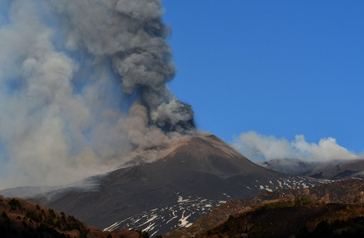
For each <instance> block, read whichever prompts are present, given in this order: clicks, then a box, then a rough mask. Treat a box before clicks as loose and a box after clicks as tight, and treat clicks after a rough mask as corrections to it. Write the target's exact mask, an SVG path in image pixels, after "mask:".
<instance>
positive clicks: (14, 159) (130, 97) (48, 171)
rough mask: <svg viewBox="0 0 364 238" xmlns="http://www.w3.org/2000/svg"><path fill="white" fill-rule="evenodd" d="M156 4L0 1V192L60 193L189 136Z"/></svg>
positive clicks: (188, 115)
mask: <svg viewBox="0 0 364 238" xmlns="http://www.w3.org/2000/svg"><path fill="white" fill-rule="evenodd" d="M162 14H163V9H162V6H161V2H160V0H32V1H29V0H3V2H2V3H1V9H0V15H1V17H0V112H1V114H0V188H4V187H13V186H30V185H37V186H39V185H40V186H45V185H59V184H65V183H70V182H73V181H76V180H78V179H81V178H84V177H87V176H90V175H93V174H96V173H100V172H102V171H107V170H108V169H110V168H112V167H113V166H115V165H116V164H117V165H121V164H123V163H128V162H130V161H128V159H130V157H128V156H126V155H128V154H129V152H130V151H135V150H143V149H147V148H153V147H156V146H160V145H163V144H166V143H168V142H170V141H171V140H173V139H174V138H178V137H179V136H181V135H183V134H188V133H189V132H190V131H193V130H194V128H195V126H194V120H193V112H192V109H191V107H190V106H189V105H187V104H185V103H182V102H180V101H179V100H177V99H176V98H175V97H174V95H173V94H172V93H171V92H170V91H169V89H168V88H167V86H166V84H167V82H168V81H170V80H171V79H173V76H174V74H175V69H174V65H173V62H172V56H171V50H170V48H169V46H168V44H167V43H166V37H168V34H169V30H168V28H166V26H165V25H164V23H163V22H162Z"/></svg>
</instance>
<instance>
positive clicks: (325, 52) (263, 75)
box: [164, 0, 364, 152]
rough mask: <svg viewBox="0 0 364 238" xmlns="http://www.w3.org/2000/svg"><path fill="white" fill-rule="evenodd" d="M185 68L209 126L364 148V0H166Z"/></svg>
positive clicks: (185, 95) (184, 78)
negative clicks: (299, 136)
mask: <svg viewBox="0 0 364 238" xmlns="http://www.w3.org/2000/svg"><path fill="white" fill-rule="evenodd" d="M164 5H165V8H166V15H165V20H166V22H167V24H168V25H170V26H171V27H172V29H173V32H172V36H171V38H170V42H171V45H172V47H173V51H174V55H175V62H176V65H177V70H178V74H177V77H176V79H175V81H174V82H173V83H171V85H170V87H171V88H172V90H173V91H174V92H175V93H176V94H177V96H178V97H179V98H181V99H183V100H185V101H187V102H189V103H190V104H192V105H193V107H194V110H195V112H196V118H197V123H198V125H199V127H200V128H202V129H204V130H207V131H210V132H213V133H215V134H217V135H218V136H220V137H222V138H223V139H225V140H227V141H231V140H232V138H233V137H234V136H237V135H238V134H239V133H241V132H246V131H250V130H254V131H257V132H259V133H262V134H267V135H275V136H278V137H286V138H288V139H290V138H292V137H294V135H296V134H304V135H305V136H306V138H307V140H309V141H317V140H318V139H320V138H322V137H328V136H331V137H335V138H336V139H337V140H338V142H339V143H340V144H342V145H344V146H345V147H347V148H349V149H351V150H353V151H356V152H363V151H364V139H363V138H364V136H363V135H364V110H363V102H364V93H363V91H364V1H360V0H356V1H354V0H353V1H342V0H340V1H337V0H320V1H317V0H307V1H306V0H305V1H303V0H301V1H291V0H287V1H281V0H277V1H271V0H264V1H263V0H260V1H253V0H249V1H246V0H227V1H211V0H198V1H196V0H181V1H179V0H164Z"/></svg>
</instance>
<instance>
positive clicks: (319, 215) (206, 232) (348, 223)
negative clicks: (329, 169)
mask: <svg viewBox="0 0 364 238" xmlns="http://www.w3.org/2000/svg"><path fill="white" fill-rule="evenodd" d="M363 235H364V182H363V181H362V180H352V179H351V180H345V181H338V182H334V183H329V184H322V185H319V186H316V187H313V188H309V189H302V190H286V191H283V190H282V191H277V192H273V193H270V192H266V193H264V194H261V195H259V196H257V197H255V198H253V199H250V200H239V201H232V202H229V203H226V204H224V205H221V206H220V207H218V208H216V209H215V210H214V211H213V212H211V213H210V214H208V215H206V216H203V217H201V218H200V219H198V220H197V221H196V222H195V223H194V224H193V225H191V226H190V227H189V228H184V229H178V230H176V231H174V232H170V233H169V234H167V235H166V236H165V237H168V238H174V237H362V236H363Z"/></svg>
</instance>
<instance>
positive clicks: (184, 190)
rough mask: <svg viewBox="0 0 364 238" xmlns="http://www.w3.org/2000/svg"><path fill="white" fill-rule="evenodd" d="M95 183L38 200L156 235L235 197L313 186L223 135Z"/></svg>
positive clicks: (189, 142) (181, 145)
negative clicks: (245, 152)
mask: <svg viewBox="0 0 364 238" xmlns="http://www.w3.org/2000/svg"><path fill="white" fill-rule="evenodd" d="M144 156H148V155H144ZM90 180H93V182H94V184H96V185H95V186H93V187H92V188H91V189H79V188H73V189H72V188H66V189H65V188H62V189H54V190H52V191H50V192H47V193H45V194H41V195H38V196H36V198H35V200H36V201H38V202H41V203H42V204H43V205H46V206H48V207H51V208H54V209H57V210H59V211H63V212H65V213H67V214H72V215H74V216H76V217H77V218H79V219H81V220H82V221H83V222H86V223H87V224H90V225H93V226H96V227H98V228H102V229H105V230H107V231H112V230H115V229H117V228H121V227H123V228H124V227H126V228H133V229H138V230H143V231H147V232H149V233H150V234H151V235H156V234H163V233H165V232H168V231H170V230H172V229H175V228H178V227H188V226H190V225H192V223H193V222H194V221H195V219H197V218H198V217H200V216H201V215H202V214H205V213H208V212H210V211H211V210H212V208H214V207H215V206H218V205H219V204H222V203H225V202H226V201H228V200H231V199H235V198H249V197H251V196H255V195H257V194H258V193H261V192H262V191H264V192H271V191H273V190H276V189H282V188H302V187H308V186H311V181H310V180H308V179H305V178H301V177H294V176H286V175H283V174H280V173H278V172H274V171H271V170H268V169H266V168H263V167H261V166H259V165H256V164H254V163H252V162H251V161H249V160H248V159H247V158H245V157H244V156H242V155H241V154H239V153H238V152H237V151H235V150H234V149H232V148H231V147H230V146H228V145H227V144H225V143H224V142H223V141H221V140H220V139H218V138H217V137H215V136H213V135H201V134H198V135H193V136H189V137H186V138H184V139H181V140H179V141H178V142H175V143H172V144H171V145H170V146H169V148H168V153H165V154H163V156H162V157H161V158H159V159H158V160H155V161H154V162H151V163H145V162H142V163H139V164H137V165H133V166H130V167H127V168H120V169H117V170H114V171H112V172H110V173H107V174H104V175H101V176H97V177H93V178H90V179H89V181H90ZM12 195H14V194H12ZM33 199H34V198H33Z"/></svg>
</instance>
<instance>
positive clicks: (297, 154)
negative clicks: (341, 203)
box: [233, 132, 358, 161]
mask: <svg viewBox="0 0 364 238" xmlns="http://www.w3.org/2000/svg"><path fill="white" fill-rule="evenodd" d="M233 146H234V147H235V148H236V149H237V150H239V151H240V152H241V153H242V154H243V155H245V156H247V157H248V158H250V159H252V160H255V161H265V160H282V159H294V160H304V161H331V160H342V159H355V158H358V156H357V155H356V154H354V153H352V152H350V151H349V150H348V149H346V148H344V147H343V146H341V145H339V144H338V143H337V141H336V139H334V138H323V139H321V140H320V141H319V142H318V143H310V142H307V141H306V139H305V137H304V136H303V135H299V136H296V137H295V139H293V140H292V141H289V140H287V139H282V138H276V137H274V136H265V135H260V134H258V133H256V132H248V133H243V134H241V135H240V136H239V137H238V138H236V139H235V141H234V142H233Z"/></svg>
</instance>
